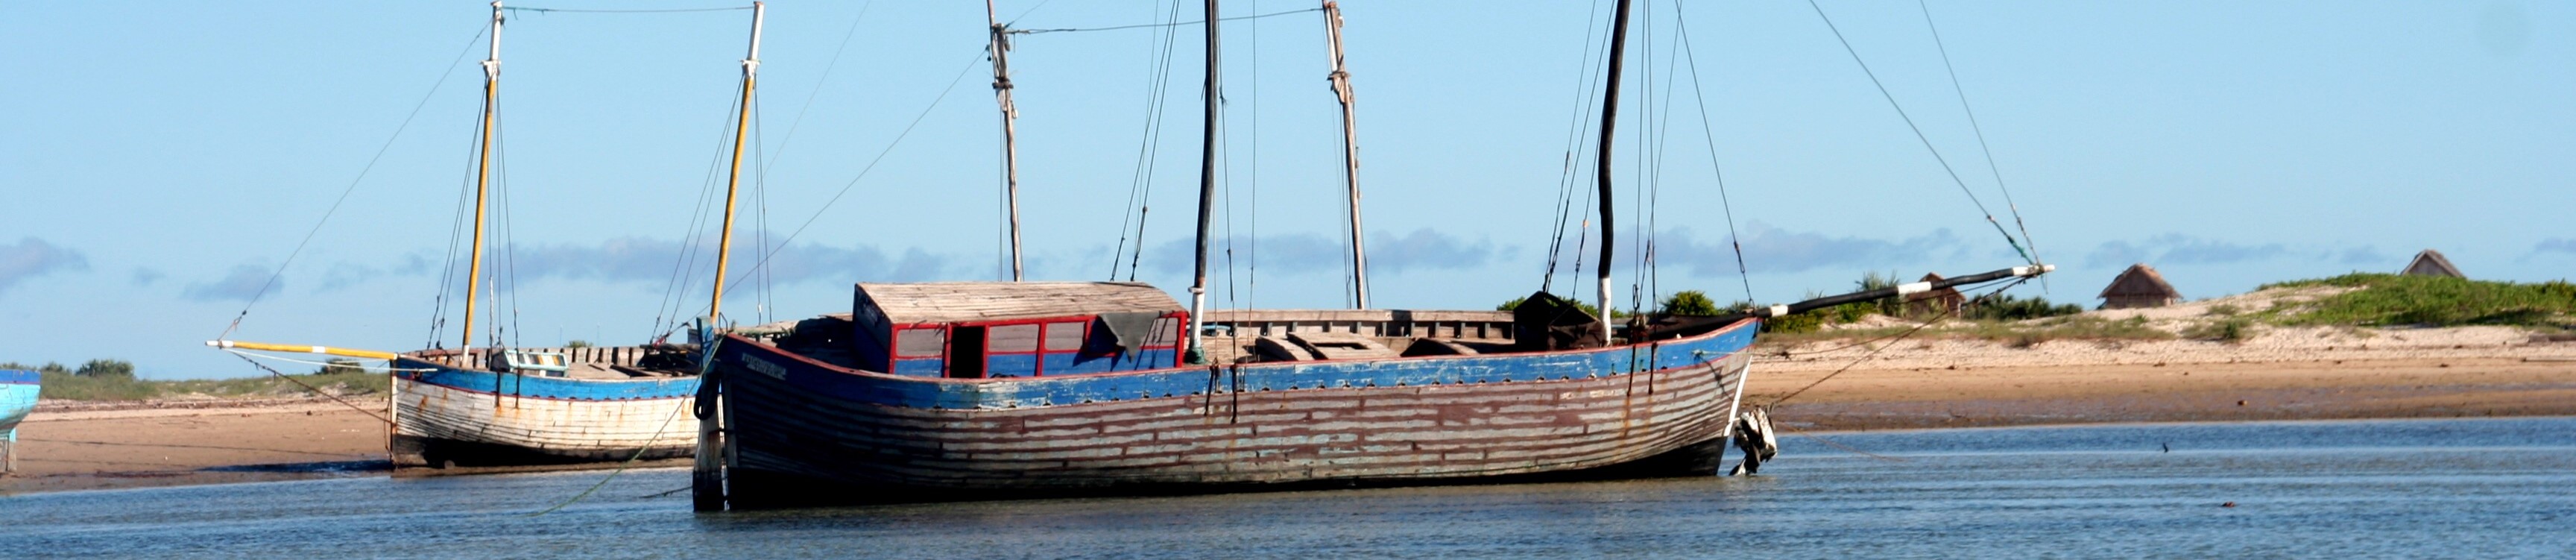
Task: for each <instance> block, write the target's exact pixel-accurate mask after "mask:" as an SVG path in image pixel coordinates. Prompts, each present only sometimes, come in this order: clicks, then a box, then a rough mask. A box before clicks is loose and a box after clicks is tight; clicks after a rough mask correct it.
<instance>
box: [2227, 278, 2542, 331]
mask: <svg viewBox="0 0 2576 560" xmlns="http://www.w3.org/2000/svg"><path fill="white" fill-rule="evenodd" d="M2309 286H2333V287H2341V288H2359V289H2357V290H2352V291H2348V292H2344V293H2340V294H2335V295H2332V296H2327V297H2324V298H2319V299H2317V300H2315V301H2311V302H2306V303H2301V304H2292V305H2289V306H2285V307H2282V308H2278V309H2274V310H2272V312H2273V313H2275V314H2277V316H2276V317H2274V318H2273V320H2274V321H2276V322H2279V323H2280V324H2285V325H2345V326H2402V325H2425V326H2437V327H2447V326H2456V325H2517V326H2533V327H2557V328H2569V327H2570V326H2571V325H2576V284H2569V283H2567V281H2564V280H2553V281H2549V282H2542V283H2536V284H2520V283H2514V282H2493V281H2486V280H2466V279H2460V278H2447V277H2438V276H2400V275H2395V274H2369V273H2354V274H2346V275H2342V276H2336V277H2332V278H2319V279H2313V280H2297V281H2291V282H2279V283H2273V284H2265V285H2263V286H2262V288H2263V289H2269V288H2298V287H2309Z"/></svg>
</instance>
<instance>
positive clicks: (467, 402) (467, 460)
mask: <svg viewBox="0 0 2576 560" xmlns="http://www.w3.org/2000/svg"><path fill="white" fill-rule="evenodd" d="M397 367H401V368H421V369H430V370H431V371H419V372H411V371H405V372H399V373H397V374H396V375H395V376H394V380H393V395H394V399H393V400H394V442H393V447H394V450H393V455H394V457H395V462H396V465H397V466H403V467H411V466H440V465H442V464H444V463H445V462H446V461H451V460H452V461H455V462H457V463H458V464H465V465H476V466H484V465H509V464H527V463H568V462H584V461H622V460H626V459H628V458H631V457H636V456H638V453H639V450H641V456H642V458H645V459H657V458H669V457H685V456H688V455H689V454H690V453H691V452H692V451H693V450H694V448H695V446H696V445H697V439H698V435H697V430H696V428H695V422H694V421H693V420H692V418H691V417H690V415H689V411H688V409H689V407H690V405H691V404H692V403H693V402H695V394H696V393H697V388H698V379H697V378H695V377H683V378H672V379H642V380H597V379H567V378H553V377H538V376H522V375H504V374H495V373H491V372H484V371H472V370H459V369H453V368H447V367H443V366H439V365H437V364H434V363H430V362H424V361H418V360H409V359H405V360H401V361H399V362H398V363H397Z"/></svg>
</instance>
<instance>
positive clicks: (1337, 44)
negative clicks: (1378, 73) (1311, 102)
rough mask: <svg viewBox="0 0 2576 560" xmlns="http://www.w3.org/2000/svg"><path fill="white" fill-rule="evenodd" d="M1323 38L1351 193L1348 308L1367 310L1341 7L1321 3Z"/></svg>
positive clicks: (1354, 125)
mask: <svg viewBox="0 0 2576 560" xmlns="http://www.w3.org/2000/svg"><path fill="white" fill-rule="evenodd" d="M1324 38H1325V39H1327V41H1326V42H1327V43H1328V44H1330V45H1332V52H1333V73H1332V74H1331V75H1330V76H1327V79H1328V80H1330V81H1331V82H1332V83H1333V95H1334V96H1336V97H1340V98H1341V100H1342V163H1343V166H1344V167H1343V170H1342V178H1343V182H1344V183H1345V184H1347V185H1349V186H1350V190H1351V294H1352V300H1351V308H1352V309H1368V306H1369V299H1368V252H1367V251H1365V250H1363V245H1364V243H1362V242H1361V239H1360V133H1359V124H1358V119H1359V117H1358V116H1357V115H1355V114H1354V113H1352V111H1351V73H1350V71H1349V70H1348V69H1347V68H1344V67H1343V66H1342V5H1341V4H1340V3H1337V2H1334V1H1333V0H1324Z"/></svg>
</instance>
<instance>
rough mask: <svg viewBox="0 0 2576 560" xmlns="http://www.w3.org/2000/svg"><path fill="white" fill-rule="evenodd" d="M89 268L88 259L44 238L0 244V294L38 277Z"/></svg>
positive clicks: (29, 238) (31, 238) (77, 252)
mask: <svg viewBox="0 0 2576 560" xmlns="http://www.w3.org/2000/svg"><path fill="white" fill-rule="evenodd" d="M86 270H89V258H88V257H84V256H82V255H81V253H80V251H74V250H71V249H66V248H63V247H61V246H57V245H54V244H52V243H46V242H45V240H43V239H37V238H35V237H32V236H30V237H27V238H25V239H20V240H18V242H17V243H14V244H9V245H0V293H6V292H8V291H9V288H12V287H16V286H17V285H18V283H20V282H25V281H27V280H29V279H33V278H35V277H38V276H44V275H47V274H53V273H57V272H80V271H86Z"/></svg>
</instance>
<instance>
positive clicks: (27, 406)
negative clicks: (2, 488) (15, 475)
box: [0, 369, 44, 472]
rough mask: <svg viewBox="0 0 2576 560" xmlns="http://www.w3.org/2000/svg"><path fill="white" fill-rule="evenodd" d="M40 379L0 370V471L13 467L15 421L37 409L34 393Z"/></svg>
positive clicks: (34, 376)
mask: <svg viewBox="0 0 2576 560" xmlns="http://www.w3.org/2000/svg"><path fill="white" fill-rule="evenodd" d="M43 381H44V377H43V376H42V375H39V374H37V373H36V372H32V371H27V370H16V369H0V472H9V471H11V470H14V469H15V468H16V460H17V451H18V449H17V447H18V422H20V421H23V420H26V419H27V414H28V413H30V412H34V411H35V410H36V393H37V391H38V390H40V389H42V388H43Z"/></svg>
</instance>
